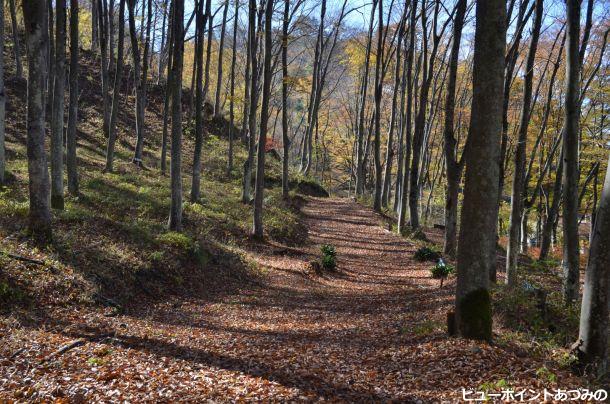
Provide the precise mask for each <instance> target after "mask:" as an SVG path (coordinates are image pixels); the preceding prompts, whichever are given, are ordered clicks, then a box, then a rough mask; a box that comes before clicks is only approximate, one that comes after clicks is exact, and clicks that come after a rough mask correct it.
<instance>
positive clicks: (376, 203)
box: [373, 0, 384, 212]
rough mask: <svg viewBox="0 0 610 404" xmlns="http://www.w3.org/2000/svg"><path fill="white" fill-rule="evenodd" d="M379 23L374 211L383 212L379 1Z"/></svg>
mask: <svg viewBox="0 0 610 404" xmlns="http://www.w3.org/2000/svg"><path fill="white" fill-rule="evenodd" d="M378 9H379V21H378V22H377V60H376V63H375V129H374V130H375V135H374V136H375V137H374V139H375V140H374V148H375V153H374V159H375V195H374V202H373V209H374V210H375V211H376V212H381V192H382V189H381V186H382V184H381V151H380V149H381V133H379V132H381V90H382V88H383V83H382V77H381V66H382V65H383V38H384V35H383V0H379V5H378Z"/></svg>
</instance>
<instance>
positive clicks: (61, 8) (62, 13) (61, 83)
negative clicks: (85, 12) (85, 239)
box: [51, 0, 66, 210]
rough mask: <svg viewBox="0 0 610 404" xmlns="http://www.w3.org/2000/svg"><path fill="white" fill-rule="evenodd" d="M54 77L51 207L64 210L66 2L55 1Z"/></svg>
mask: <svg viewBox="0 0 610 404" xmlns="http://www.w3.org/2000/svg"><path fill="white" fill-rule="evenodd" d="M56 6H57V13H56V16H55V62H54V63H55V75H54V79H55V82H54V85H53V104H52V120H51V207H52V208H54V209H60V210H62V209H63V208H64V175H63V172H64V171H63V170H64V167H63V166H64V147H63V145H64V112H65V106H64V92H65V87H66V0H57V1H56Z"/></svg>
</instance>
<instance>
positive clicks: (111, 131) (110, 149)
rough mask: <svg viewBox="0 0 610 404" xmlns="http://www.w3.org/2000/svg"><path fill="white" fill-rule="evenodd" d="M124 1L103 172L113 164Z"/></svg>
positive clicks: (120, 14) (123, 32)
mask: <svg viewBox="0 0 610 404" xmlns="http://www.w3.org/2000/svg"><path fill="white" fill-rule="evenodd" d="M125 1H126V0H119V19H118V23H119V38H118V39H119V42H118V45H117V58H116V69H115V71H114V87H113V90H112V107H111V108H112V110H111V114H110V123H109V128H108V143H107V145H106V167H105V169H104V171H106V172H112V170H113V163H114V146H115V143H116V138H117V118H118V112H119V103H120V102H121V101H120V96H121V84H122V82H123V64H124V62H123V52H124V42H125V21H124V20H125Z"/></svg>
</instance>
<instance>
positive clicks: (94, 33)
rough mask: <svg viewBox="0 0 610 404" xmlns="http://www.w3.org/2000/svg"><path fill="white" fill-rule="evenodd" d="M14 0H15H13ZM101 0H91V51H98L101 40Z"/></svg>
mask: <svg viewBox="0 0 610 404" xmlns="http://www.w3.org/2000/svg"><path fill="white" fill-rule="evenodd" d="M13 1H14V0H13ZM99 1H100V0H91V51H92V52H96V51H97V47H98V41H99V31H98V29H99V17H98V12H99V10H98V3H99Z"/></svg>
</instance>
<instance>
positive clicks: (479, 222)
mask: <svg viewBox="0 0 610 404" xmlns="http://www.w3.org/2000/svg"><path fill="white" fill-rule="evenodd" d="M505 43H506V1H505V0H488V1H485V2H477V3H476V31H475V45H474V67H473V99H472V113H471V120H470V128H471V131H470V136H469V138H468V152H467V154H466V174H465V187H464V204H463V206H462V222H463V223H467V225H464V226H461V227H460V237H459V240H458V256H457V274H458V275H457V288H456V300H455V309H456V311H455V320H456V327H455V328H456V330H457V332H458V333H459V335H461V336H462V337H465V338H471V339H481V340H490V339H491V326H492V318H491V299H490V296H489V290H488V288H489V270H490V267H491V266H492V265H496V223H497V220H498V191H499V189H498V186H499V181H498V177H499V168H500V167H499V165H498V164H497V162H498V158H499V156H500V137H501V134H502V84H503V82H504V48H505ZM421 107H422V106H420V108H421Z"/></svg>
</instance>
